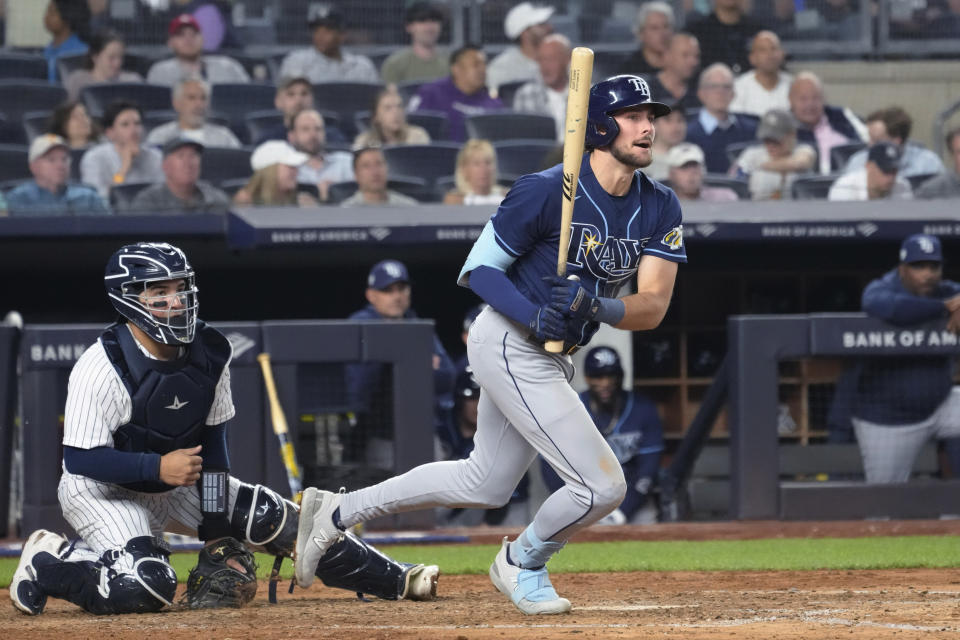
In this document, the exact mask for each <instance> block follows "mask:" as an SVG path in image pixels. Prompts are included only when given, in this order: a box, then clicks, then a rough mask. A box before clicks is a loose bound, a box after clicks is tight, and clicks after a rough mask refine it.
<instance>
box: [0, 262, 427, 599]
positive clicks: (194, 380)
mask: <svg viewBox="0 0 960 640" xmlns="http://www.w3.org/2000/svg"><path fill="white" fill-rule="evenodd" d="M104 282H105V285H106V289H107V296H108V297H109V299H110V301H111V303H112V304H113V306H114V308H115V309H116V310H117V312H118V313H119V314H120V317H119V319H118V321H117V322H116V323H115V324H113V325H111V326H110V327H108V328H107V329H106V330H105V331H104V332H103V333H102V334H101V335H100V338H99V339H98V340H97V342H96V343H95V344H94V345H92V346H91V347H90V348H89V349H87V351H85V352H84V354H83V356H81V358H80V359H79V360H78V361H77V364H76V365H75V366H74V368H73V371H72V372H71V374H70V381H69V384H68V388H67V404H66V410H65V412H64V438H63V450H64V454H63V475H62V476H61V479H60V486H59V498H60V505H61V507H62V509H63V515H64V518H65V519H66V520H67V522H68V523H69V524H70V525H71V526H72V527H73V528H74V529H75V530H76V531H77V533H79V534H80V538H81V539H80V540H78V541H76V542H74V543H69V542H68V541H67V539H66V538H64V537H63V536H60V535H57V534H55V533H51V532H49V531H45V530H42V529H41V530H38V531H35V532H34V533H33V534H32V535H30V537H29V538H28V539H27V541H26V543H25V544H24V547H23V551H22V553H21V555H20V563H19V565H18V566H17V569H16V572H15V573H14V576H13V581H12V582H11V584H10V597H11V599H12V600H13V604H14V606H15V607H16V608H17V609H19V610H20V611H22V612H24V613H26V614H29V615H37V614H39V613H41V612H42V611H43V608H44V605H45V604H46V601H47V598H48V597H55V598H63V599H65V600H69V601H70V602H73V603H74V604H76V605H78V606H80V607H82V608H83V609H85V610H86V611H89V612H90V613H95V614H118V613H140V612H150V611H157V610H159V609H161V608H162V607H164V606H166V605H170V604H171V603H172V602H173V601H174V597H175V594H176V590H177V575H176V573H175V572H174V570H173V567H172V566H171V565H170V548H169V547H168V546H167V545H166V544H165V543H164V541H163V539H162V538H161V537H160V536H161V535H162V533H163V531H164V530H168V527H167V525H168V524H173V523H179V525H181V527H177V529H178V530H180V529H182V528H183V527H185V528H186V529H188V530H190V531H195V532H196V534H197V536H198V537H199V538H200V540H202V541H204V542H205V543H206V544H205V546H204V548H203V549H202V550H201V551H200V556H199V559H198V562H197V566H196V567H195V568H194V569H193V570H192V571H191V572H190V578H189V581H188V584H187V592H186V595H185V596H184V597H183V602H184V603H185V604H186V605H188V606H190V607H196V608H206V607H239V606H242V605H244V604H245V603H247V602H249V601H250V600H251V599H252V598H253V597H254V595H255V594H256V591H257V581H256V563H255V562H254V557H253V555H252V553H251V549H256V550H263V551H266V552H268V553H271V554H273V555H275V556H291V555H292V554H293V551H294V548H295V546H296V539H297V528H298V522H299V507H297V506H296V505H295V504H294V503H292V502H290V501H289V500H286V499H284V498H283V497H281V496H280V495H279V494H277V493H276V492H274V491H273V490H271V489H269V488H268V487H265V486H262V485H253V484H247V483H245V482H241V481H240V480H238V479H237V478H234V477H232V476H231V475H230V460H229V457H228V454H227V440H226V433H227V424H228V422H229V420H230V419H231V418H232V417H233V416H234V413H235V410H234V406H233V400H232V397H231V393H230V369H229V363H230V359H231V357H232V355H233V349H232V347H231V346H230V342H229V341H227V339H226V338H225V337H224V336H223V335H222V334H221V333H220V332H218V331H217V330H216V329H214V328H212V327H210V326H209V325H207V324H205V323H203V322H202V321H200V320H198V319H197V306H198V305H197V287H196V285H195V275H194V271H193V268H192V267H191V266H190V263H189V262H188V261H187V257H186V256H185V255H184V253H183V252H182V251H181V250H180V249H178V248H177V247H174V246H171V245H169V244H161V243H139V244H135V245H128V246H125V247H123V248H121V249H120V250H119V251H117V252H116V253H115V254H114V255H113V256H112V257H111V258H110V260H109V262H108V263H107V268H106V274H105V277H104ZM326 542H327V543H328V544H329V545H330V546H329V550H328V551H327V552H326V553H325V554H324V555H323V557H322V558H321V560H320V562H319V565H318V566H317V570H316V575H317V577H319V578H320V579H321V580H322V581H323V583H324V584H326V585H328V586H331V587H339V588H343V589H348V590H350V591H354V592H358V593H366V594H370V595H374V596H377V597H380V598H385V599H388V600H395V599H398V598H408V599H411V600H428V599H432V598H433V597H434V596H435V594H436V583H437V577H438V574H439V571H438V569H437V567H436V566H433V565H431V566H425V565H410V564H404V563H399V562H396V561H395V560H392V559H391V558H388V557H387V556H385V555H384V554H382V553H380V552H379V551H377V550H375V549H374V548H372V547H371V546H370V545H368V544H366V543H365V542H363V541H362V540H359V539H358V538H356V537H354V536H351V535H349V534H342V535H338V536H336V538H335V539H331V540H327V541H326Z"/></svg>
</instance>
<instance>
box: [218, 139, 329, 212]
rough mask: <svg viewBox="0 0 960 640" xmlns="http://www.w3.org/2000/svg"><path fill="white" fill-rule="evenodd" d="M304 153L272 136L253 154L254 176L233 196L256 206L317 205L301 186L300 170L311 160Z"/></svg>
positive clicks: (236, 200) (251, 160)
mask: <svg viewBox="0 0 960 640" xmlns="http://www.w3.org/2000/svg"><path fill="white" fill-rule="evenodd" d="M308 159H309V158H308V156H307V154H305V153H301V152H300V151H297V150H296V149H294V148H293V147H292V146H290V144H288V143H287V142H286V141H284V140H270V141H267V142H264V143H263V144H262V145H260V146H259V147H257V149H256V151H254V152H253V155H252V156H250V166H251V167H253V176H252V177H251V178H250V180H249V181H248V182H247V184H246V185H244V186H243V187H242V188H241V189H240V190H239V191H237V193H236V195H234V197H233V202H234V204H239V205H255V206H272V207H283V206H301V207H310V206H314V207H315V206H317V205H318V204H319V203H318V202H317V200H316V198H314V197H313V196H311V195H310V194H308V193H306V192H303V191H301V190H299V188H300V185H298V184H297V170H298V169H299V168H300V165H302V164H303V163H305V162H306V161H307V160H308Z"/></svg>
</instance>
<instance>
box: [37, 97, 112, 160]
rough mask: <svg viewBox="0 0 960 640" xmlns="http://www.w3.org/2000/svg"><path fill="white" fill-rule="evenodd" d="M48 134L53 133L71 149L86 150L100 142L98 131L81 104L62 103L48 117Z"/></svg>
mask: <svg viewBox="0 0 960 640" xmlns="http://www.w3.org/2000/svg"><path fill="white" fill-rule="evenodd" d="M47 130H48V131H49V132H50V133H55V134H57V135H58V136H60V137H61V138H63V139H64V140H66V141H67V144H69V145H70V148H71V149H86V148H88V147H92V146H93V145H95V144H97V143H98V142H100V130H99V128H98V127H97V125H96V123H95V122H94V121H93V119H91V118H90V114H89V113H87V108H86V107H85V106H83V103H82V102H64V103H63V104H61V105H60V106H59V107H57V108H56V109H54V110H53V114H52V115H51V116H50V126H49V127H47Z"/></svg>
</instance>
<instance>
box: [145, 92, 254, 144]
mask: <svg viewBox="0 0 960 640" xmlns="http://www.w3.org/2000/svg"><path fill="white" fill-rule="evenodd" d="M209 109H210V85H209V84H207V83H206V81H204V80H201V79H200V78H184V79H183V80H180V81H179V82H178V83H177V84H176V86H174V88H173V110H174V111H176V112H177V119H176V120H174V121H172V122H167V123H166V124H162V125H160V126H159V127H157V128H155V129H154V130H153V131H151V132H150V134H149V135H148V136H147V144H151V145H155V146H158V147H161V146H163V145H164V144H166V143H167V142H168V141H169V140H176V139H177V138H190V139H191V140H196V141H197V142H199V143H200V144H202V145H204V146H207V147H230V148H233V149H236V148H239V147H240V141H239V140H237V136H235V135H233V132H232V131H230V129H228V128H227V127H224V126H223V125H219V124H213V123H212V122H207V112H208V111H209Z"/></svg>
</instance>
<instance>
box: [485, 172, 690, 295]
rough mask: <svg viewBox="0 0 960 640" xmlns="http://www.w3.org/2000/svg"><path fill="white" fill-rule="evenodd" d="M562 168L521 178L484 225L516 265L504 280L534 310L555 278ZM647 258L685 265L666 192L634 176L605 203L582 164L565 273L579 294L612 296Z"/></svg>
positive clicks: (676, 212) (673, 204)
mask: <svg viewBox="0 0 960 640" xmlns="http://www.w3.org/2000/svg"><path fill="white" fill-rule="evenodd" d="M562 172H563V165H559V164H558V165H557V166H555V167H552V168H550V169H547V170H545V171H541V172H540V173H534V174H530V175H526V176H523V177H521V178H520V179H519V180H517V182H516V183H515V184H514V185H513V188H512V189H511V190H510V192H509V193H508V194H507V196H506V198H504V200H503V202H502V203H501V204H500V208H499V209H498V210H497V213H496V214H494V216H493V218H492V219H491V223H492V225H493V231H494V237H495V238H496V242H497V244H498V245H499V246H500V248H501V249H503V250H504V251H506V252H507V253H508V254H510V255H511V256H513V257H515V258H516V260H515V261H514V262H513V264H511V265H510V267H509V268H508V269H507V271H506V273H507V276H508V277H509V278H510V280H511V281H512V282H513V283H514V284H515V285H516V286H517V289H519V291H520V292H521V293H522V294H524V295H525V296H527V297H528V298H529V299H530V300H532V301H533V302H535V303H536V304H545V303H546V302H548V301H549V298H550V287H549V285H548V283H547V280H546V279H547V278H549V277H550V276H551V275H553V274H554V273H555V272H556V264H557V248H558V245H559V243H560V224H559V223H560V209H561V180H562ZM647 254H649V255H652V256H656V257H658V258H662V259H664V260H670V261H673V262H686V261H687V255H686V248H685V247H684V245H683V223H682V219H681V212H680V203H679V201H678V200H677V197H676V195H674V193H673V191H672V190H670V189H668V188H667V187H665V186H663V185H662V184H660V183H658V182H656V181H654V180H651V179H650V178H648V177H647V176H646V175H644V174H643V173H642V172H640V171H637V172H636V173H635V175H634V180H633V184H632V185H631V186H630V189H629V191H628V192H627V193H626V195H624V196H621V197H616V196H611V195H610V194H608V193H607V192H606V191H604V189H603V188H602V187H601V186H600V184H599V182H597V179H596V177H595V176H594V175H593V170H592V169H591V167H590V155H589V154H586V155H584V157H583V163H582V165H581V168H580V180H579V184H578V186H577V195H576V201H575V203H574V208H573V223H572V228H571V234H570V245H569V246H568V248H567V273H568V274H575V275H577V276H579V277H580V281H581V283H582V284H583V286H584V287H585V288H587V289H588V290H589V291H593V292H594V293H596V294H598V295H601V296H606V297H612V296H615V295H616V293H617V291H619V289H620V287H621V286H623V284H624V283H626V282H628V281H629V280H630V279H631V278H632V277H634V276H635V274H636V273H637V267H638V265H639V264H640V259H641V257H643V256H644V255H647Z"/></svg>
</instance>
